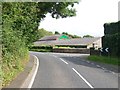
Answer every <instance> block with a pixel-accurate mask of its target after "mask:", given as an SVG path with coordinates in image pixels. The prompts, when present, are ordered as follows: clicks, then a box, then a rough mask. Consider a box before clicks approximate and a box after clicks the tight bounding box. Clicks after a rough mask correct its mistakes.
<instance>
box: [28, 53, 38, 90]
mask: <svg viewBox="0 0 120 90" xmlns="http://www.w3.org/2000/svg"><path fill="white" fill-rule="evenodd" d="M34 57H35V58H36V63H35V64H36V69H35V71H34V74H33V76H32V78H31V81H30V84H29V85H28V88H31V87H32V85H33V82H34V80H35V76H36V74H37V71H38V67H39V59H38V58H37V56H35V55H34Z"/></svg>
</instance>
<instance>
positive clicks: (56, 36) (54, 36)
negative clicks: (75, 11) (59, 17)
mask: <svg viewBox="0 0 120 90" xmlns="http://www.w3.org/2000/svg"><path fill="white" fill-rule="evenodd" d="M61 36H62V35H52V36H45V37H43V38H41V39H39V41H46V40H56V39H57V38H59V37H61Z"/></svg>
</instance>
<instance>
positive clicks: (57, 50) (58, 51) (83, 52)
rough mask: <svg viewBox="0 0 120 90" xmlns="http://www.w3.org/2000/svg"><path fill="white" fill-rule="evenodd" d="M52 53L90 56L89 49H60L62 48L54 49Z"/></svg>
mask: <svg viewBox="0 0 120 90" xmlns="http://www.w3.org/2000/svg"><path fill="white" fill-rule="evenodd" d="M53 52H57V53H80V54H90V49H78V48H74V49H62V48H54V49H53Z"/></svg>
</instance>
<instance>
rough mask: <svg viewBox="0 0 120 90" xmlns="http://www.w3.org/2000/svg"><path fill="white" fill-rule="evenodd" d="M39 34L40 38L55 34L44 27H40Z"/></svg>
mask: <svg viewBox="0 0 120 90" xmlns="http://www.w3.org/2000/svg"><path fill="white" fill-rule="evenodd" d="M37 34H38V39H40V38H42V37H44V36H50V35H53V33H52V32H50V31H47V30H45V29H43V28H41V29H39V30H38V33H37Z"/></svg>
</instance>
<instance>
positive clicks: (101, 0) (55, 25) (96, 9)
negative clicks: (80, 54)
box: [39, 0, 118, 36]
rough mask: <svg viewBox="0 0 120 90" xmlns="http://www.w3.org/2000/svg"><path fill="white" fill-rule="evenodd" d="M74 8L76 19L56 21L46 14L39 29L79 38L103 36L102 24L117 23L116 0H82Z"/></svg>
mask: <svg viewBox="0 0 120 90" xmlns="http://www.w3.org/2000/svg"><path fill="white" fill-rule="evenodd" d="M75 8H76V10H77V16H76V17H71V18H65V19H57V20H56V19H53V18H52V17H51V16H50V15H49V14H48V15H47V17H46V18H45V20H44V21H42V22H41V24H40V26H39V28H44V29H46V30H48V31H53V32H54V31H59V32H60V33H62V32H68V33H70V34H76V35H79V36H83V35H85V34H90V35H93V36H103V35H104V28H103V24H104V23H106V22H116V21H118V0H82V1H81V2H80V3H79V4H78V5H76V6H75Z"/></svg>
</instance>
